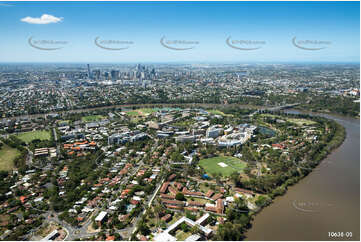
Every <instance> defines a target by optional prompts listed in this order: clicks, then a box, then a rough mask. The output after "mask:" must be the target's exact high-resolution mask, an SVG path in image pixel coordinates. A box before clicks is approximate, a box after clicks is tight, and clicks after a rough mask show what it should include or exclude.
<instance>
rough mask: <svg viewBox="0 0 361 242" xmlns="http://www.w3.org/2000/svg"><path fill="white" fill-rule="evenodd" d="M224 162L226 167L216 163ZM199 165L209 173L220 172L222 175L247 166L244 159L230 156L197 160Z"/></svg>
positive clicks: (227, 174)
mask: <svg viewBox="0 0 361 242" xmlns="http://www.w3.org/2000/svg"><path fill="white" fill-rule="evenodd" d="M222 162H223V163H224V164H226V165H227V167H222V166H220V165H219V164H218V163H222ZM199 165H200V166H201V167H202V168H203V169H204V170H205V171H206V172H207V173H208V174H210V175H212V174H214V173H221V174H222V176H225V177H226V176H230V175H231V174H232V173H233V172H235V171H237V172H242V171H243V169H244V168H245V167H246V166H247V164H246V163H245V162H244V161H241V160H240V159H238V158H236V157H232V156H219V157H213V158H208V159H203V160H200V161H199Z"/></svg>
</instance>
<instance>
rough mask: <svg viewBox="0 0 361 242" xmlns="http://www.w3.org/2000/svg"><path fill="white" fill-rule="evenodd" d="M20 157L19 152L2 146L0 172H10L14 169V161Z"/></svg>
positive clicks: (0, 150)
mask: <svg viewBox="0 0 361 242" xmlns="http://www.w3.org/2000/svg"><path fill="white" fill-rule="evenodd" d="M18 155H20V151H19V150H17V149H14V148H11V147H10V146H8V145H6V144H4V145H3V146H2V147H1V148H0V170H2V171H10V170H12V169H13V168H14V159H15V158H16V157H17V156H18Z"/></svg>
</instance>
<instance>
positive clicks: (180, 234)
mask: <svg viewBox="0 0 361 242" xmlns="http://www.w3.org/2000/svg"><path fill="white" fill-rule="evenodd" d="M191 235H192V233H191V232H187V233H185V232H183V231H182V230H180V231H179V232H178V231H177V234H176V235H175V237H176V238H177V241H184V240H186V238H188V237H189V236H191Z"/></svg>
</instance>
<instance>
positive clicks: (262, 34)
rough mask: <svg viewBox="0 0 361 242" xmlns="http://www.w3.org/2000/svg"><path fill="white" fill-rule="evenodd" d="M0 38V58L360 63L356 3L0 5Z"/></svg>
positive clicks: (72, 60) (28, 60)
mask: <svg viewBox="0 0 361 242" xmlns="http://www.w3.org/2000/svg"><path fill="white" fill-rule="evenodd" d="M0 36H1V38H0V62H85V63H101V62H106V63H111V62H116V63H123V62H124V63H127V62H128V63H129V62H139V63H145V62H162V63H165V62H223V63H228V62H237V63H238V62H240V63H254V62H357V63H359V60H360V3H359V2H26V3H25V2H0ZM227 40H228V42H227ZM96 43H97V44H98V45H97V44H96ZM49 49H51V50H49ZM115 49H117V50H115Z"/></svg>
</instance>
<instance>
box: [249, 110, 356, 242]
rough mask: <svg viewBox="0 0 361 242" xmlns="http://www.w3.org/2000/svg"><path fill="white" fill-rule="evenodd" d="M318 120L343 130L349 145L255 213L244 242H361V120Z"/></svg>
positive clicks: (344, 145)
mask: <svg viewBox="0 0 361 242" xmlns="http://www.w3.org/2000/svg"><path fill="white" fill-rule="evenodd" d="M288 112H290V113H297V111H295V110H290V111H288ZM314 115H315V114H314ZM316 115H320V116H324V117H327V118H330V119H333V120H335V121H337V122H338V123H340V124H341V125H343V126H344V127H345V128H346V132H347V134H346V139H345V141H344V142H343V144H342V145H341V146H340V147H339V148H338V149H336V150H334V151H333V152H332V153H331V154H330V155H329V156H328V157H327V158H326V159H324V160H323V161H322V162H321V163H320V165H319V166H318V167H317V168H315V170H313V171H312V172H311V173H310V174H309V175H308V176H307V177H305V178H304V179H302V180H301V181H300V182H299V183H297V184H296V185H294V186H292V187H289V189H288V191H287V193H286V194H285V195H284V196H281V197H277V198H276V199H275V200H274V202H273V203H272V204H271V205H270V206H268V207H266V208H264V209H263V210H262V211H261V212H260V213H259V214H257V215H256V216H255V219H254V221H253V222H252V224H253V226H252V228H251V229H250V230H249V231H248V232H247V234H246V236H247V239H246V240H360V121H359V120H357V119H352V118H347V117H340V116H331V115H325V114H316ZM329 232H336V233H332V234H331V236H330V234H329ZM332 236H333V237H332Z"/></svg>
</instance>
